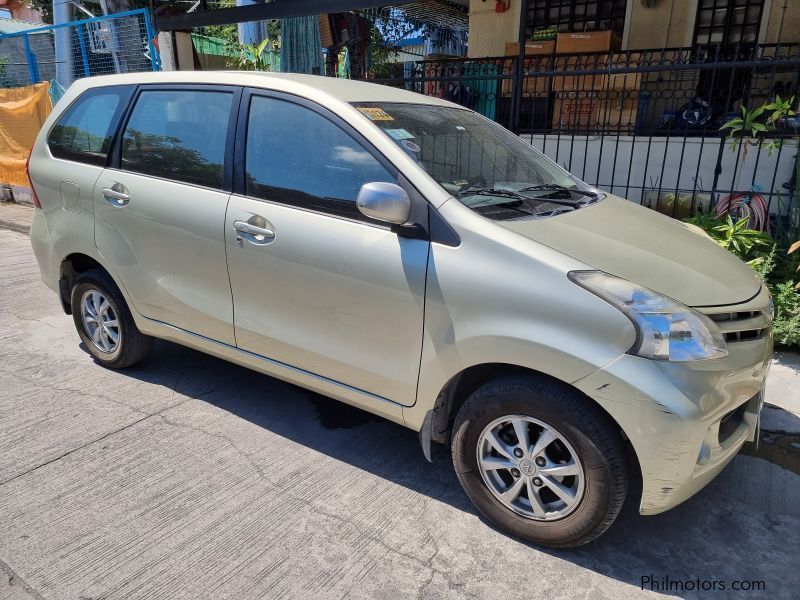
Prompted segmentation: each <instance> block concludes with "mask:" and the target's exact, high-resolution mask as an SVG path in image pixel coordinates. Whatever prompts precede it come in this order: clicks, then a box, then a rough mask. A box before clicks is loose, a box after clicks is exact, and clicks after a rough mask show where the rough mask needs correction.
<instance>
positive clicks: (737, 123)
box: [720, 96, 795, 154]
mask: <svg viewBox="0 0 800 600" xmlns="http://www.w3.org/2000/svg"><path fill="white" fill-rule="evenodd" d="M793 104H794V96H792V97H791V98H789V99H788V100H783V99H781V97H780V96H775V100H773V101H772V102H765V103H764V104H762V105H760V106H758V107H756V108H754V109H753V110H747V108H745V107H744V106H742V107H741V112H742V116H741V117H736V118H735V119H731V120H730V121H728V122H727V123H725V124H724V125H723V126H722V127H720V130H724V129H727V130H728V136H727V141H728V143H729V144H730V145H731V149H732V150H736V148H737V147H738V146H739V144H740V143H741V142H745V143H750V144H754V145H755V144H758V145H761V147H762V148H763V149H764V150H767V152H768V153H770V154H772V152H773V150H775V149H776V148H777V147H778V146H779V145H780V141H779V140H776V139H774V138H772V139H768V136H769V134H770V133H772V132H773V131H775V130H776V129H777V127H776V123H777V122H778V121H779V120H780V119H783V118H785V117H791V116H793V115H794V114H795V111H794V110H792V105H793Z"/></svg>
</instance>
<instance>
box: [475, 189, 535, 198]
mask: <svg viewBox="0 0 800 600" xmlns="http://www.w3.org/2000/svg"><path fill="white" fill-rule="evenodd" d="M459 195H461V196H467V195H469V196H498V197H500V198H514V199H515V200H530V198H528V197H527V196H523V195H522V194H518V193H517V192H512V191H511V190H498V189H495V188H478V189H472V190H464V191H463V192H460V194H459Z"/></svg>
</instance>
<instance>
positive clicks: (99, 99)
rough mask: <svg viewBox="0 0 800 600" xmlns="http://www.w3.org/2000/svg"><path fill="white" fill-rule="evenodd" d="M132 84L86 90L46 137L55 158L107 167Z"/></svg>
mask: <svg viewBox="0 0 800 600" xmlns="http://www.w3.org/2000/svg"><path fill="white" fill-rule="evenodd" d="M131 89H132V88H130V87H129V86H113V87H102V88H95V89H93V90H90V91H88V92H85V93H84V94H83V95H82V96H81V97H80V98H78V100H77V101H76V102H75V103H74V104H73V105H72V106H70V107H69V108H68V109H67V110H66V111H65V112H64V115H63V116H62V117H61V118H60V119H59V120H58V122H57V123H56V124H55V126H54V127H53V129H52V130H51V131H50V135H49V136H48V138H47V145H48V147H49V148H50V152H51V153H52V154H53V156H55V157H56V158H63V159H66V160H74V161H78V162H82V163H87V164H90V165H98V166H105V164H106V157H107V156H108V152H109V150H110V148H111V141H112V138H113V136H114V130H115V129H116V125H117V122H118V121H119V117H120V114H121V113H122V110H123V107H124V106H125V103H126V102H127V100H128V96H129V95H130V93H131Z"/></svg>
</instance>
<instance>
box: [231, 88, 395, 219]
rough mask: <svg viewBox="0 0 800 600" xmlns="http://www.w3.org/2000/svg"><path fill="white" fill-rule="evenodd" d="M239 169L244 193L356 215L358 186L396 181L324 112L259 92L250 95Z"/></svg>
mask: <svg viewBox="0 0 800 600" xmlns="http://www.w3.org/2000/svg"><path fill="white" fill-rule="evenodd" d="M245 170H246V175H245V193H246V194H247V195H248V196H252V197H255V198H263V199H265V200H272V201H275V202H281V203H286V204H292V205H295V206H300V207H303V208H308V209H312V210H319V211H322V212H327V213H332V214H335V215H339V216H344V217H351V218H359V219H361V218H363V217H362V216H361V214H360V213H359V211H358V208H357V207H356V204H355V200H356V196H358V192H359V190H360V189H361V186H362V185H363V184H365V183H367V182H370V181H388V182H394V181H396V179H395V178H394V177H393V176H392V175H391V173H389V171H387V170H386V169H385V168H384V167H383V166H382V165H381V164H380V163H379V162H378V161H377V159H376V158H375V157H374V156H372V154H370V153H369V152H368V151H367V150H366V149H365V148H364V147H363V146H361V144H359V143H358V142H357V141H356V140H354V139H353V138H352V137H351V136H350V135H349V134H348V133H346V132H345V131H344V130H343V129H341V128H340V127H339V126H338V125H336V124H335V123H333V122H332V121H330V120H329V119H327V118H326V117H324V116H322V115H321V114H319V113H317V112H315V111H313V110H311V109H309V108H305V107H303V106H300V105H298V104H294V103H292V102H287V101H285V100H278V99H275V98H266V97H264V96H253V98H252V100H251V104H250V116H249V123H248V127H247V149H246V156H245Z"/></svg>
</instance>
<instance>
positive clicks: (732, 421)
mask: <svg viewBox="0 0 800 600" xmlns="http://www.w3.org/2000/svg"><path fill="white" fill-rule="evenodd" d="M765 302H766V301H765ZM771 357H772V337H771V335H767V336H765V337H763V338H762V339H758V340H748V341H741V342H736V343H735V344H729V355H728V356H727V357H725V358H721V359H713V360H708V361H699V362H694V363H664V362H657V361H652V360H647V359H644V358H639V357H636V356H630V355H623V356H620V357H619V358H617V359H616V360H614V361H612V362H611V363H610V364H608V365H606V367H605V368H603V369H601V370H599V371H597V372H595V373H593V374H592V375H589V376H588V377H585V378H584V379H581V380H579V381H577V382H576V383H575V384H574V385H575V386H576V387H578V388H579V389H580V390H581V391H583V392H584V393H585V394H587V395H588V396H590V397H592V398H594V399H595V400H596V401H597V402H598V404H600V405H601V406H602V407H603V408H604V409H605V410H606V411H607V412H608V413H609V414H610V415H611V416H612V417H613V418H614V419H615V420H616V421H617V423H618V424H619V425H620V427H621V428H622V430H623V432H624V433H625V435H626V436H627V437H628V438H629V439H630V442H631V444H632V445H633V448H634V450H635V452H636V456H637V458H638V460H639V465H640V467H641V471H642V500H641V505H640V512H641V513H642V514H646V515H652V514H657V513H660V512H663V511H665V510H668V509H670V508H672V507H674V506H676V505H678V504H680V503H681V502H683V501H684V500H686V499H687V498H689V497H691V496H692V495H694V494H695V493H697V492H698V491H699V490H700V489H702V488H703V487H704V486H705V485H706V484H708V482H709V481H711V480H712V479H713V478H714V477H716V475H717V474H719V472H720V471H722V469H723V468H724V467H725V465H727V464H728V462H730V461H731V459H733V457H734V456H735V455H736V453H737V452H738V451H739V449H740V448H741V447H742V445H743V444H744V443H745V442H746V441H753V440H754V439H755V438H756V436H757V432H758V415H759V412H760V410H761V403H762V400H763V388H764V382H765V380H766V377H767V372H768V371H769V366H770V361H771Z"/></svg>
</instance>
